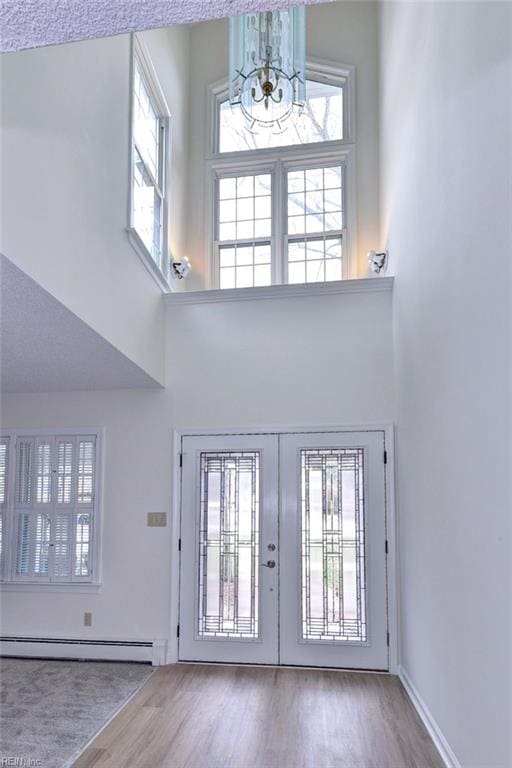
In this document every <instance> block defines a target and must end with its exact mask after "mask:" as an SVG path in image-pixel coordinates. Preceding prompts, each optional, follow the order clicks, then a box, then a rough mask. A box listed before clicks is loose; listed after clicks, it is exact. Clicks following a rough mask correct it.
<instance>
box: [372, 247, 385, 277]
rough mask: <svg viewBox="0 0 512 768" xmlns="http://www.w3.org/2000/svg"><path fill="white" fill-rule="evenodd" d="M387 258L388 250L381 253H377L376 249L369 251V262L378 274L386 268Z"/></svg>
mask: <svg viewBox="0 0 512 768" xmlns="http://www.w3.org/2000/svg"><path fill="white" fill-rule="evenodd" d="M387 258H388V252H387V251H381V252H380V253H377V252H376V251H369V252H368V263H369V265H370V267H371V270H372V272H375V273H376V274H377V275H378V274H379V273H380V272H381V271H382V270H383V269H384V265H385V264H386V261H387Z"/></svg>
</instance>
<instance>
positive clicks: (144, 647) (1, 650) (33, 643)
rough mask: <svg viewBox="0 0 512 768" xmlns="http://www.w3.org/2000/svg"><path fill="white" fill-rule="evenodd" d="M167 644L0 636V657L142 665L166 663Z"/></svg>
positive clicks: (158, 642) (153, 641)
mask: <svg viewBox="0 0 512 768" xmlns="http://www.w3.org/2000/svg"><path fill="white" fill-rule="evenodd" d="M166 652H167V641H166V640H95V639H92V638H91V639H88V640H87V639H82V638H61V637H22V636H19V637H18V636H10V635H3V636H0V656H26V657H27V658H30V657H32V658H37V657H39V658H50V659H51V658H53V659H84V660H86V659H89V660H96V661H100V660H102V661H145V662H146V663H147V662H149V663H151V664H153V665H154V666H160V665H161V664H165V663H166Z"/></svg>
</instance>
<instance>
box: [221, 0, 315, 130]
mask: <svg viewBox="0 0 512 768" xmlns="http://www.w3.org/2000/svg"><path fill="white" fill-rule="evenodd" d="M305 99H306V24H305V9H304V6H298V7H294V8H288V9H287V10H284V11H266V12H264V13H248V14H244V15H242V16H232V17H231V18H230V20H229V101H230V103H231V106H232V107H239V108H240V109H241V110H242V113H243V115H244V118H245V121H246V124H247V128H248V129H249V130H250V131H252V132H253V133H257V132H258V130H259V129H269V130H271V131H272V133H282V132H283V131H285V130H286V129H287V128H288V126H289V124H290V122H291V121H290V118H291V117H293V116H297V115H299V114H300V113H301V112H302V109H303V107H304V102H305Z"/></svg>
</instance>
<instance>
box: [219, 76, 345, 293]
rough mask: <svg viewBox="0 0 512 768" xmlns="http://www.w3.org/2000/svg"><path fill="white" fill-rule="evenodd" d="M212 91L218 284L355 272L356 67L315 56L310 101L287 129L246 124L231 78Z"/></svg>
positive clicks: (335, 276) (305, 279)
mask: <svg viewBox="0 0 512 768" xmlns="http://www.w3.org/2000/svg"><path fill="white" fill-rule="evenodd" d="M211 96H212V131H211V140H212V144H211V150H210V157H209V159H208V165H209V169H210V174H211V189H212V206H211V215H212V226H211V231H213V238H212V240H213V254H212V259H213V270H212V272H213V275H214V287H219V288H247V287H256V286H263V285H270V284H273V283H308V282H324V281H330V280H341V279H344V278H347V277H350V264H349V254H350V246H351V240H352V236H353V230H354V228H353V227H351V225H350V222H351V220H352V219H353V217H354V206H353V203H352V199H353V197H354V189H353V182H352V171H351V155H352V151H353V146H354V132H353V106H352V99H353V70H352V68H350V67H335V66H333V65H331V64H329V65H328V64H318V65H315V66H313V65H311V66H310V67H309V68H308V78H307V88H306V99H307V100H306V104H305V107H304V110H303V112H302V114H301V115H300V117H299V118H297V120H296V121H295V122H292V123H291V124H290V126H289V127H288V129H287V130H286V131H285V132H283V133H280V134H275V133H272V132H270V131H266V130H265V129H261V130H260V131H258V132H256V133H252V132H251V131H249V130H248V128H247V125H246V123H245V120H244V117H243V115H242V113H241V111H240V110H239V108H238V107H237V106H234V107H231V105H230V103H229V101H228V98H227V87H226V84H225V83H222V84H217V85H216V86H212V88H211Z"/></svg>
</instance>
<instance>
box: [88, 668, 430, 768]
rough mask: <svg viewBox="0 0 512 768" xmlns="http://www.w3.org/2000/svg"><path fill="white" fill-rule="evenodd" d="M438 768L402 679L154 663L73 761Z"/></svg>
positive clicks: (136, 766) (226, 767)
mask: <svg viewBox="0 0 512 768" xmlns="http://www.w3.org/2000/svg"><path fill="white" fill-rule="evenodd" d="M93 766H94V768H443V763H442V761H441V759H440V757H439V756H438V753H437V751H436V749H435V747H434V745H433V743H432V741H431V740H430V738H429V736H428V734H427V732H426V730H425V728H424V726H423V724H422V723H421V721H420V719H419V717H418V715H417V714H416V712H415V710H414V708H413V706H412V704H411V703H410V701H409V699H408V698H407V695H406V693H405V691H404V690H403V688H402V686H401V684H400V682H399V681H398V678H395V677H389V676H386V675H371V674H361V673H350V672H336V671H324V670H309V669H285V668H279V669H275V668H251V667H230V666H208V665H199V664H198V665H175V666H168V667H162V668H160V669H159V670H158V671H157V672H156V673H155V674H154V675H153V677H152V678H151V679H150V680H149V681H148V682H147V683H146V684H145V685H144V687H143V688H142V689H141V690H140V691H139V692H138V693H137V694H136V696H135V697H134V698H133V699H132V700H131V701H130V702H129V703H128V704H127V706H126V707H125V708H124V709H123V710H122V711H121V712H120V713H119V714H118V715H117V716H116V717H115V718H114V720H112V722H111V723H110V724H109V725H108V726H107V727H106V728H105V729H104V730H103V731H102V732H101V733H100V734H99V735H98V736H97V738H96V739H95V740H94V742H93V743H92V744H91V745H90V746H89V747H88V748H87V749H86V750H85V752H83V753H82V755H81V756H80V757H79V758H78V760H77V761H76V762H75V764H74V768H93Z"/></svg>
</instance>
